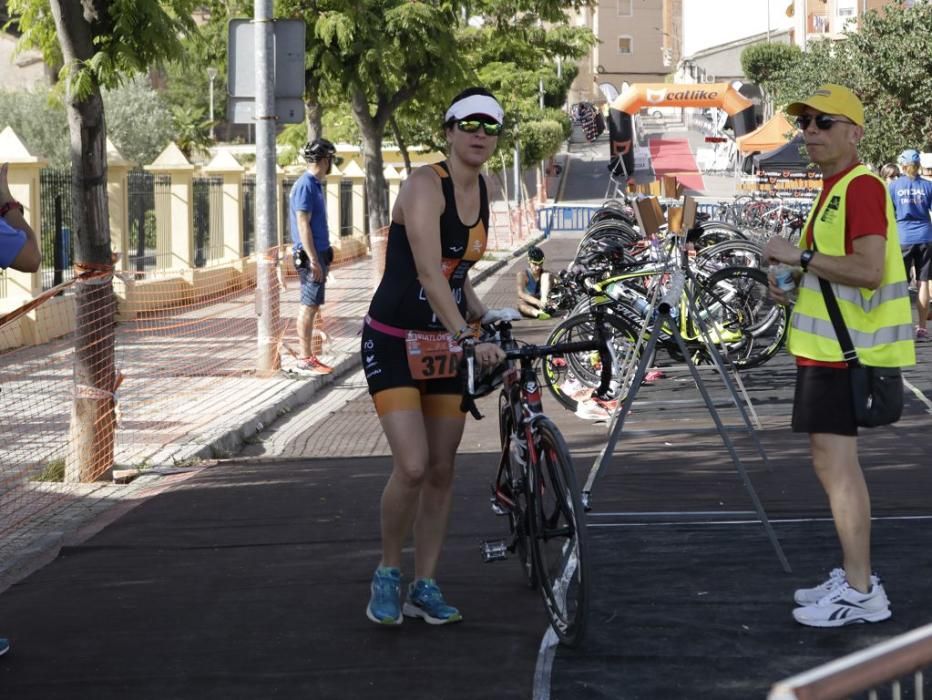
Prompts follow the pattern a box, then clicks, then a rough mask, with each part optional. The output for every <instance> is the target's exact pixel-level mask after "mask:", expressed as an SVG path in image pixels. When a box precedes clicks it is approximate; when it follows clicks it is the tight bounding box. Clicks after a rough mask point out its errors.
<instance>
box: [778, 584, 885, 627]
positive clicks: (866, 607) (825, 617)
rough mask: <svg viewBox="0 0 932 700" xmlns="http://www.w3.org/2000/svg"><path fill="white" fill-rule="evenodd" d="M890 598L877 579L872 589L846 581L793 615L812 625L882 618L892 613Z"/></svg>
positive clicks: (838, 625) (802, 623)
mask: <svg viewBox="0 0 932 700" xmlns="http://www.w3.org/2000/svg"><path fill="white" fill-rule="evenodd" d="M890 615H892V613H891V612H890V601H889V600H887V594H886V593H885V592H884V590H883V586H882V585H880V584H879V583H875V584H873V585H872V586H871V589H870V592H869V593H861V592H860V591H858V590H855V589H854V588H852V587H851V586H850V585H848V582H847V581H845V582H843V583H842V584H841V585H840V586H837V587H836V588H835V590H833V591H832V592H831V593H829V594H827V595H825V596H823V597H822V598H821V599H820V600H819V602H818V603H813V604H812V605H806V606H804V607H801V608H796V609H795V610H794V611H793V618H794V619H795V620H796V622H798V623H799V624H801V625H808V626H809V627H842V626H843V625H854V624H858V623H861V622H880V621H881V620H886V619H887V618H888V617H890Z"/></svg>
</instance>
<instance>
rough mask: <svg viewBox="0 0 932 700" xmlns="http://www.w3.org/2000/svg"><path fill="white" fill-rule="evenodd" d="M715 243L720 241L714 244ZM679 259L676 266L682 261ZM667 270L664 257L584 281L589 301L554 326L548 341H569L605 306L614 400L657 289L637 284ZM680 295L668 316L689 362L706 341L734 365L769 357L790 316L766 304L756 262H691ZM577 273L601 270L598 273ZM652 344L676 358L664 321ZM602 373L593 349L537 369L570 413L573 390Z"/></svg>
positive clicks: (584, 333) (703, 357) (647, 327)
mask: <svg viewBox="0 0 932 700" xmlns="http://www.w3.org/2000/svg"><path fill="white" fill-rule="evenodd" d="M720 245H721V244H720ZM689 264H690V263H689V261H688V259H683V260H681V262H680V263H679V265H680V266H681V267H683V268H685V267H686V265H689ZM673 269H674V268H672V267H669V266H668V265H667V264H665V263H657V264H656V265H655V266H654V267H645V268H640V269H636V270H630V271H628V272H626V273H621V274H616V275H614V276H612V277H609V278H606V279H600V280H598V281H597V282H592V281H590V284H589V287H588V291H589V292H590V297H591V298H590V299H583V300H581V301H580V302H579V303H578V305H577V306H576V308H575V309H574V311H573V312H571V313H570V315H569V316H568V317H567V318H566V319H565V320H564V321H562V322H561V323H560V324H558V325H557V326H556V327H555V328H554V329H553V331H552V332H551V334H550V337H549V338H548V342H550V343H556V342H565V341H574V340H577V339H578V338H581V337H582V338H589V337H591V335H592V333H593V328H592V323H591V321H590V314H592V313H593V311H595V310H596V309H598V308H599V307H605V309H606V314H607V315H606V317H605V323H606V324H607V325H608V327H609V329H610V330H611V333H612V339H611V344H612V348H613V350H614V352H615V354H616V356H617V357H619V358H624V359H623V360H622V362H621V363H620V364H616V365H615V369H616V375H615V377H614V383H613V387H612V388H613V391H614V393H615V395H614V396H613V397H612V398H613V399H617V400H619V401H624V400H625V399H626V397H627V391H628V389H629V388H630V386H629V385H630V382H631V380H632V379H633V372H632V371H631V370H632V368H633V367H634V366H635V365H636V364H637V362H638V360H639V358H640V353H641V351H642V349H643V346H644V341H645V339H646V338H647V337H648V336H649V335H650V332H651V330H652V324H653V319H652V318H651V317H650V316H649V315H648V314H649V312H650V311H651V310H652V308H653V307H652V300H653V299H656V298H658V297H657V294H658V292H657V290H654V289H653V287H652V286H651V287H644V286H641V285H640V284H638V283H637V281H638V280H641V279H643V278H644V277H645V276H647V275H654V280H655V283H656V281H657V280H658V279H659V277H662V276H663V275H665V274H668V273H670V272H672V270H673ZM693 272H694V274H693V276H692V277H691V278H690V283H689V285H688V287H686V288H684V293H683V298H682V299H681V300H680V303H679V305H678V307H677V308H676V309H674V314H673V319H672V322H674V323H676V324H677V330H678V331H679V334H680V336H681V337H682V338H683V340H684V341H685V342H686V345H687V347H688V349H689V352H690V354H691V355H692V357H693V361H694V362H696V363H701V362H707V361H709V360H710V359H711V355H710V349H709V344H711V343H714V344H716V345H717V346H720V348H721V349H722V350H727V351H728V352H727V354H726V360H727V362H728V363H729V364H731V365H733V366H734V367H735V368H736V369H738V370H745V369H750V368H752V367H757V366H759V365H762V364H764V363H765V362H767V361H768V360H770V359H771V358H772V357H773V356H774V355H775V354H776V353H777V352H778V351H779V349H780V348H781V347H782V346H783V343H784V341H785V339H786V333H787V330H788V318H789V314H788V312H787V310H786V307H783V306H781V305H778V304H776V303H775V302H773V301H772V300H771V299H770V297H769V294H768V285H767V276H766V274H765V273H764V272H762V271H761V270H759V269H756V268H748V267H724V268H721V269H713V270H706V269H704V267H703V266H699V267H696V268H694V270H693ZM582 275H583V276H584V277H585V276H587V275H593V276H600V275H599V272H598V271H593V272H583V273H582ZM690 297H691V298H692V299H694V300H695V304H696V311H697V313H698V314H699V317H700V318H701V319H702V322H703V325H705V326H707V333H703V331H702V330H701V328H700V326H699V325H698V323H697V319H696V318H694V317H693V315H692V307H691V305H690V303H689V298H690ZM658 347H660V348H663V349H665V350H666V351H667V352H668V354H669V355H670V357H671V358H672V359H673V360H674V361H682V360H683V359H684V358H683V357H682V356H681V355H680V350H679V346H678V344H677V343H676V342H675V341H674V337H673V335H672V332H671V331H670V329H668V328H666V326H664V327H663V328H662V329H661V332H660V335H659V336H658ZM600 371H601V365H600V363H599V361H598V358H596V357H594V356H593V354H592V353H586V352H580V353H568V354H566V356H565V357H564V358H563V359H561V360H560V361H559V362H557V361H554V360H549V361H546V362H544V366H543V374H544V381H545V382H546V384H547V388H548V389H549V390H550V392H551V394H553V396H554V398H556V399H557V401H558V402H559V403H560V404H561V405H562V406H564V407H565V408H566V409H568V410H570V411H576V410H577V408H578V401H577V399H576V395H577V392H580V391H585V390H587V387H592V386H594V385H595V383H596V381H597V378H598V377H599V374H600Z"/></svg>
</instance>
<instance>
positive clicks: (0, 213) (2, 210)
mask: <svg viewBox="0 0 932 700" xmlns="http://www.w3.org/2000/svg"><path fill="white" fill-rule="evenodd" d="M10 209H19V213H20V214H22V213H24V211H25V210H24V208H23V205H22V204H20V203H19V202H17V201H16V200H15V199H11V200H10V201H9V202H6V203H5V204H0V218H2V217H4V216H6V215H7V214H8V213H9V211H10Z"/></svg>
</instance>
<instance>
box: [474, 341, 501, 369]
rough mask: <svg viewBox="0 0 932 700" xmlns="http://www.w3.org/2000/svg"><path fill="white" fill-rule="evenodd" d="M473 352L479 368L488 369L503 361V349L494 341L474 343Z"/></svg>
mask: <svg viewBox="0 0 932 700" xmlns="http://www.w3.org/2000/svg"><path fill="white" fill-rule="evenodd" d="M473 352H474V354H475V357H476V362H478V364H479V367H480V368H481V369H489V368H492V367H495V366H497V365H500V364H501V363H502V362H504V361H505V351H504V350H502V349H501V348H500V347H499V346H498V345H496V344H495V343H476V345H475V347H474V348H473Z"/></svg>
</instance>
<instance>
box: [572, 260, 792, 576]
mask: <svg viewBox="0 0 932 700" xmlns="http://www.w3.org/2000/svg"><path fill="white" fill-rule="evenodd" d="M683 254H684V255H685V251H684V253H683ZM687 275H689V276H690V282H691V284H690V285H688V286H686V284H685V279H686V276H687ZM694 281H695V278H694V277H692V272H691V271H690V270H689V268H688V266H683V267H682V268H681V269H679V270H678V271H677V272H676V273H674V277H673V281H672V283H671V285H670V287H669V289H668V290H667V292H666V294H664V296H663V298H662V299H661V300H660V301H659V302H658V303H657V305H656V312H657V317H656V319H655V321H654V324H653V328H652V330H651V334H650V338H649V340H648V341H647V345H646V347H645V350H644V352H643V353H642V354H641V357H640V361H639V362H638V366H637V369H636V370H635V373H634V379H633V382H632V384H631V388H630V390H629V393H628V395H627V396H626V397H625V399H624V401H622V404H621V407H620V410H619V411H617V412H616V413H615V415H614V416H613V418H612V422H611V425H610V428H609V437H608V440H607V442H606V443H605V447H603V449H602V451H601V452H600V454H599V456H598V457H596V459H595V462H593V465H592V468H591V469H590V471H589V476H588V478H587V480H586V484H585V486H583V493H582V496H583V503H584V505H585V506H586V508H587V509H588V508H590V506H591V494H592V488H593V486H594V484H595V481H596V478H597V477H598V475H599V473H600V471H601V469H602V467H603V466H604V464H605V462H606V460H608V459H610V458H611V456H612V455H613V453H614V450H615V446H616V445H617V443H618V438H619V437H620V434H621V430H622V428H623V427H624V421H625V418H626V417H627V415H628V412H629V411H630V410H631V405H632V404H633V403H634V399H635V397H636V396H637V392H638V388H639V387H640V385H641V382H642V381H643V379H644V376H645V374H646V372H647V365H648V363H649V362H650V360H651V358H652V356H653V353H654V350H655V348H656V346H657V338H658V336H659V335H660V332H661V328H663V327H664V326H665V325H666V326H668V327H669V328H670V329H671V330H672V334H673V337H674V339H675V341H676V343H677V345H678V347H679V349H680V352H681V353H682V355H683V357H684V358H685V361H686V366H687V367H688V368H689V371H690V374H691V375H692V378H693V381H694V382H695V384H696V388H697V389H698V390H699V393H700V394H701V395H702V398H703V401H704V402H705V405H706V408H707V409H708V411H709V413H710V415H711V416H712V420H713V421H714V422H715V427H716V430H717V431H718V433H719V435H720V436H721V438H722V442H723V443H724V444H725V447H726V448H727V449H728V452H729V454H730V455H731V458H732V461H733V462H734V464H735V469H736V470H737V472H738V475H739V478H740V479H741V482H742V483H743V485H744V487H745V489H746V490H747V492H748V496H749V497H750V499H751V502H752V503H753V505H754V509H755V511H756V512H757V516H758V518H759V519H760V521H761V523H762V524H763V526H764V530H765V531H766V533H767V537H768V538H769V539H770V543H771V545H772V546H773V548H774V550H775V552H776V554H777V558H778V559H779V561H780V564H781V566H782V567H783V570H784V571H786V572H787V573H790V571H791V568H790V564H789V562H788V561H787V559H786V556H785V555H784V553H783V548H782V547H781V546H780V542H779V540H778V539H777V536H776V533H775V532H774V530H773V527H772V526H771V524H770V521H769V519H768V518H767V513H766V512H765V511H764V508H763V505H762V504H761V502H760V499H758V497H757V493H756V491H755V490H754V486H753V485H752V483H751V479H750V477H749V476H748V473H747V470H746V469H745V468H744V465H743V464H742V462H741V459H740V458H739V457H738V453H737V451H736V450H735V447H734V444H733V443H732V441H731V438H730V437H729V436H728V432H727V430H726V429H725V426H724V425H723V424H722V421H721V418H720V417H719V414H718V411H717V410H716V409H715V405H714V403H713V401H712V399H711V397H710V396H709V393H708V391H707V389H706V387H705V384H704V382H703V380H702V377H701V376H700V374H699V372H698V370H697V369H696V366H695V363H694V362H693V361H692V359H691V357H690V353H689V351H688V350H687V348H686V344H685V342H684V341H683V338H682V336H681V335H680V332H679V328H678V327H677V323H676V322H675V321H674V319H673V317H672V315H671V312H672V310H673V309H675V308H677V307H678V306H679V304H680V300H681V298H682V296H683V293H684V289H685V292H686V299H687V303H688V305H689V311H690V313H691V314H692V316H693V318H695V319H697V323H698V326H699V329H700V333H701V334H702V336H703V338H704V339H705V341H706V343H707V345H708V347H709V352H710V355H711V357H712V359H713V362H714V363H715V366H716V368H717V370H718V372H719V374H720V375H721V377H722V379H723V380H724V382H725V385H726V387H727V388H728V391H729V393H730V394H731V398H732V400H733V402H734V404H735V405H736V406H737V407H738V408H739V411H740V412H741V415H742V417H743V418H744V422H745V425H746V426H747V428H748V430H749V432H750V433H751V436H752V439H753V440H754V443H755V445H756V446H757V449H758V452H759V453H760V454H761V456H762V457H763V458H764V461H765V462H766V455H765V454H764V450H763V447H762V446H761V444H760V441H759V440H758V439H757V436H756V435H755V434H754V430H753V428H752V427H751V424H750V419H749V418H748V415H747V413H746V412H745V410H744V407H743V406H742V404H741V401H740V400H739V398H738V394H737V391H736V390H735V385H734V383H733V382H732V380H731V378H730V377H729V376H728V373H727V372H726V370H725V365H724V362H723V360H722V356H721V354H720V353H719V351H718V348H717V347H716V343H715V342H713V335H712V333H711V332H710V330H709V328H708V325H707V323H706V320H705V319H704V318H703V316H702V315H700V314H699V313H698V308H697V303H696V300H695V299H694V295H693V291H692V290H693V289H694V288H695V287H694V285H693V284H692V282H694ZM706 318H708V313H707V310H706Z"/></svg>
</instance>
